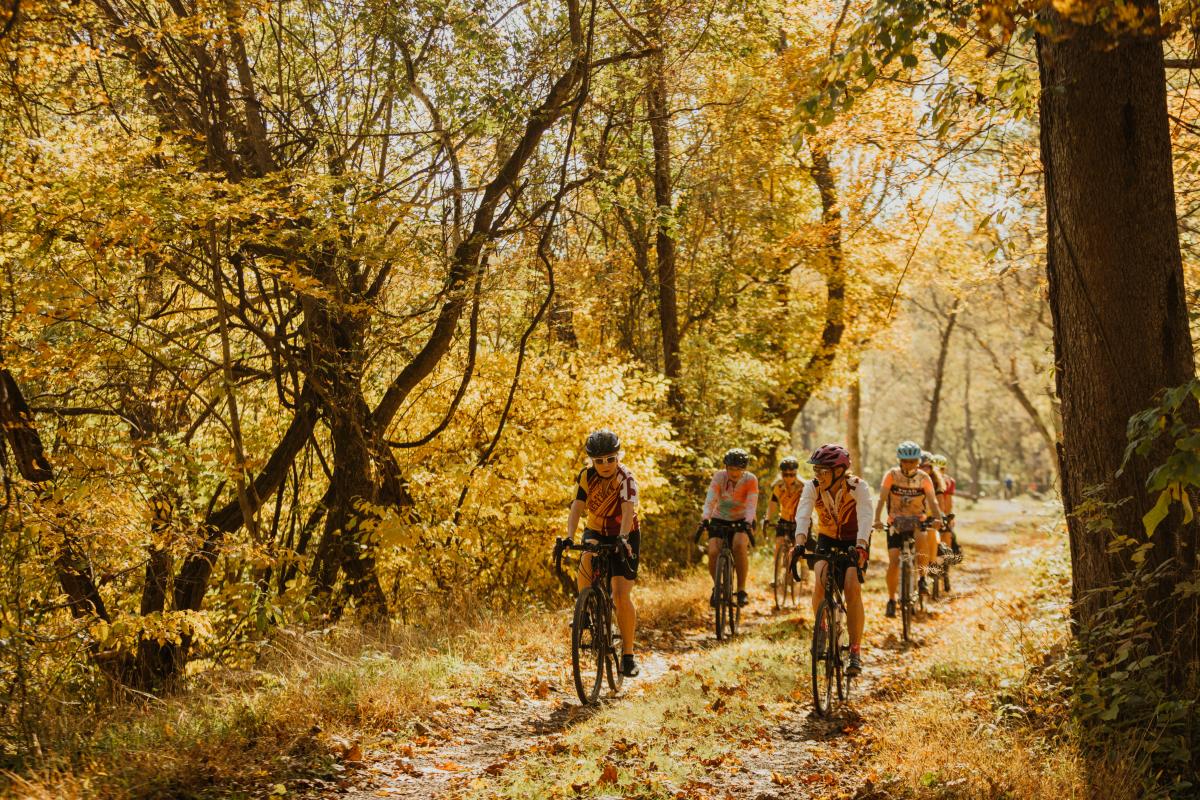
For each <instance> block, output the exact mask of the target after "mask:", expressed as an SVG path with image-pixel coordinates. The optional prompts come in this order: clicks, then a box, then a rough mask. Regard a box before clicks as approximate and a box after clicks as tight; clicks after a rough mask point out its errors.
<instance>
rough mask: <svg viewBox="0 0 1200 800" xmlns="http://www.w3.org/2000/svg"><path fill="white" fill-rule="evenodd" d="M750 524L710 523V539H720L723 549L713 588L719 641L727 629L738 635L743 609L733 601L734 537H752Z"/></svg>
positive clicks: (741, 522)
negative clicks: (742, 534) (715, 598)
mask: <svg viewBox="0 0 1200 800" xmlns="http://www.w3.org/2000/svg"><path fill="white" fill-rule="evenodd" d="M750 532H751V531H750V526H749V523H747V522H745V521H744V520H743V521H738V522H725V521H723V520H720V521H715V522H710V527H709V528H708V538H709V539H720V540H721V549H720V551H719V552H718V553H717V561H716V578H715V580H714V586H713V588H714V589H715V590H716V592H717V604H716V608H715V609H713V611H714V614H715V620H714V622H715V626H716V634H717V641H721V640H723V639H724V638H725V633H726V629H728V632H729V635H730V636H736V635H737V628H738V623H739V622H740V621H741V616H742V612H741V608H739V607H738V605H737V603H736V602H734V599H733V582H734V577H733V574H734V561H733V537H734V536H736V535H737V534H738V533H745V534H746V535H750Z"/></svg>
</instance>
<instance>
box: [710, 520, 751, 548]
mask: <svg viewBox="0 0 1200 800" xmlns="http://www.w3.org/2000/svg"><path fill="white" fill-rule="evenodd" d="M739 533H744V534H746V535H747V536H749V537H750V549H751V550H753V549H754V529H753V527H751V526H749V525H748V524H747V523H744V522H733V521H731V520H727V519H710V520H709V521H708V538H709V540H710V541H711V540H712V539H720V538H722V537H723V536H726V535H729V537H730V538H729V544H730V545H732V544H733V536H734V535H736V534H739Z"/></svg>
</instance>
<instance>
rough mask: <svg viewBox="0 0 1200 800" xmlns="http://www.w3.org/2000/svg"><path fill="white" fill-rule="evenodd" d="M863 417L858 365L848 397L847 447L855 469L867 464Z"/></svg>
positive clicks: (851, 381)
mask: <svg viewBox="0 0 1200 800" xmlns="http://www.w3.org/2000/svg"><path fill="white" fill-rule="evenodd" d="M861 419H862V383H861V381H860V376H859V371H858V365H857V364H856V365H855V368H854V377H853V378H852V379H851V380H850V388H849V389H848V390H847V398H846V449H847V450H849V451H850V463H851V464H854V465H855V467H854V468H855V470H861V469H863V467H864V466H865V465H864V464H863V462H862V446H861V441H862V440H861V439H860V435H859V427H860V426H859V423H860V421H861Z"/></svg>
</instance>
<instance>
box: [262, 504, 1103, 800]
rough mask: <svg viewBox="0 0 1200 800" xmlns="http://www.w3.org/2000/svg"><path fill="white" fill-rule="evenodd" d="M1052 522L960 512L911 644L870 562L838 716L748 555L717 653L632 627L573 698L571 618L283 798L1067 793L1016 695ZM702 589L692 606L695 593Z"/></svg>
mask: <svg viewBox="0 0 1200 800" xmlns="http://www.w3.org/2000/svg"><path fill="white" fill-rule="evenodd" d="M1060 519H1061V512H1060V511H1059V510H1058V509H1057V508H1056V507H1055V506H1053V505H1051V504H1041V503H1034V502H1032V501H1022V502H1006V501H999V500H988V501H984V502H981V503H980V504H978V505H976V506H975V507H974V508H972V509H968V510H966V511H964V512H962V513H960V514H959V531H960V535H959V538H960V541H961V542H962V544H963V547H964V551H965V556H966V557H965V560H964V562H963V564H961V565H960V566H957V567H955V569H954V571H953V572H952V574H951V582H952V591H951V593H950V594H949V596H943V598H942V599H941V600H940V601H939V602H937V603H933V604H931V605H930V606H929V610H928V611H927V613H925V614H923V615H919V616H918V617H917V619H916V621H915V623H914V641H913V642H911V643H909V644H907V645H906V644H903V643H902V642H901V641H900V639H899V635H898V634H899V628H900V625H899V620H898V619H887V618H886V617H885V616H884V613H883V612H884V605H885V601H886V599H887V595H886V588H885V584H884V571H885V570H884V566H885V565H884V564H883V563H881V562H879V561H874V562H872V564H871V566H870V569H869V571H868V573H867V578H868V582H867V586H866V596H865V601H866V608H867V634H866V642H865V644H864V648H863V655H864V674H863V676H862V678H861V679H860V680H859V681H857V682H856V684H855V686H854V697H852V699H851V701H850V703H849V704H847V705H844V706H841V707H839V708H837V709H836V710H835V714H834V715H833V717H832V718H831V719H828V720H826V719H819V718H817V717H815V716H813V715H811V713H810V710H811V706H812V702H811V697H810V692H809V667H808V654H807V645H808V642H809V623H810V620H811V618H812V611H811V608H810V607H809V604H808V602H807V598H805V599H804V600H803V601H802V602H801V604H800V607H799V608H798V609H797V608H792V609H788V610H785V611H783V612H776V611H775V610H774V608H773V602H772V600H771V597H770V594H769V585H768V583H767V580H768V577H767V574H766V573H767V571H768V570H769V567H768V566H767V561H766V559H765V558H759V559H757V560H756V563H755V572H754V574H753V575H752V577H751V585H750V587H749V588H750V591H751V597H752V603H751V605H750V606H749V607H748V608H747V609H745V610H744V614H743V622H744V625H743V629H742V631H741V632H740V633H739V636H738V637H736V638H735V639H734V640H733V641H731V642H728V643H723V644H718V643H717V642H715V640H714V637H713V636H712V633H711V629H705V628H700V627H696V626H695V618H692V623H691V624H690V625H689V624H681V625H678V626H672V627H665V628H660V629H658V630H643V631H641V632H640V635H641V639H640V641H639V656H640V663H641V667H642V673H641V675H640V676H639V677H638V678H636V679H633V680H628V679H627V680H626V683H625V687H624V691H623V692H622V693H621V695H620V696H618V697H616V698H609V699H607V700H606V701H604V702H602V703H601V704H600V705H599V706H598V707H595V708H590V709H589V708H582V707H581V706H580V705H579V703H578V699H577V698H576V697H575V694H574V691H573V688H572V684H571V678H570V674H569V664H568V649H567V642H568V632H569V628H568V626H569V611H563V612H561V614H557V615H554V616H552V617H551V620H552V624H553V625H554V626H556V627H557V630H556V631H548V633H549V634H550V635H551V636H553V635H554V633H557V634H558V636H557V639H558V640H559V641H561V642H562V643H563V644H562V656H563V657H562V658H561V659H557V660H556V659H554V658H539V659H536V660H534V661H533V662H532V663H528V664H526V665H524V669H522V670H514V669H512V667H511V661H505V662H504V663H506V664H509V665H510V666H508V667H507V668H503V669H501V668H499V667H498V668H497V669H496V670H495V671H494V672H491V673H490V674H487V675H486V676H485V677H484V679H483V680H474V681H473V682H472V683H473V684H474V686H475V689H474V691H471V692H466V693H464V694H463V695H462V696H456V695H455V694H454V693H450V694H447V695H433V696H430V697H428V706H427V709H428V713H424V714H420V715H419V716H418V717H417V718H414V719H412V720H410V721H409V722H408V724H407V725H405V726H398V727H399V728H402V730H397V731H395V732H389V733H388V734H387V735H385V736H383V737H379V736H376V737H374V738H373V740H372V741H371V742H370V743H369V744H368V745H366V746H362V745H360V744H359V743H358V742H357V741H354V742H352V741H350V740H346V742H345V748H344V750H343V759H342V762H341V763H339V764H336V765H334V771H333V772H332V773H329V774H327V775H325V776H322V777H317V778H312V779H308V780H302V781H298V782H295V783H293V784H292V785H290V786H289V787H282V786H281V787H280V789H289V790H290V791H291V792H297V793H300V794H302V795H304V796H306V797H311V798H318V797H319V798H346V799H347V800H367V798H379V797H390V798H418V797H419V798H480V799H481V800H482V799H483V798H498V797H514V798H515V797H521V798H543V797H578V796H588V797H644V798H672V797H676V798H726V797H736V798H758V799H759V800H770V798H784V797H789V798H790V797H848V798H850V797H853V798H875V797H878V798H886V797H910V796H911V797H918V796H920V797H1041V796H1049V795H1051V794H1053V795H1054V796H1056V797H1063V798H1065V797H1071V796H1075V795H1077V794H1078V793H1079V792H1080V791H1081V782H1080V775H1079V766H1078V764H1077V760H1076V759H1075V757H1074V755H1073V751H1072V748H1071V747H1070V746H1069V743H1065V742H1062V741H1058V742H1054V741H1051V740H1050V739H1051V738H1053V732H1052V731H1051V730H1049V729H1047V730H1043V729H1042V728H1041V727H1039V724H1038V722H1039V719H1042V718H1049V717H1051V716H1053V715H1054V713H1055V711H1056V710H1055V709H1051V708H1042V707H1037V706H1036V705H1035V704H1036V703H1038V702H1042V700H1039V699H1038V698H1037V697H1035V696H1033V695H1032V694H1030V693H1028V692H1026V691H1025V689H1024V684H1025V681H1026V680H1027V678H1028V676H1029V675H1030V674H1031V673H1032V672H1035V671H1036V670H1037V668H1038V667H1039V665H1040V664H1042V663H1045V664H1049V663H1051V662H1052V661H1053V660H1054V658H1053V656H1054V654H1055V649H1056V648H1061V646H1062V642H1063V641H1064V639H1065V636H1066V620H1065V614H1064V609H1065V603H1066V599H1067V596H1068V594H1069V588H1068V587H1069V578H1068V575H1069V573H1068V572H1067V570H1066V558H1065V548H1066V541H1065V535H1064V534H1063V533H1062V532H1061V529H1060V528H1059V526H1058V523H1059V521H1060ZM881 551H882V548H876V553H875V555H876V557H877V558H878V556H879V555H880V554H881ZM810 580H811V579H810ZM694 586H695V593H696V594H697V596H696V597H695V598H694V601H695V603H697V604H704V603H705V600H706V594H705V593H704V588H705V587H704V582H703V581H697V582H695V584H694ZM805 588H806V590H807V587H805ZM685 619H686V618H685ZM1046 702H1048V701H1046ZM1058 711H1061V709H1058ZM1048 737H1049V738H1048Z"/></svg>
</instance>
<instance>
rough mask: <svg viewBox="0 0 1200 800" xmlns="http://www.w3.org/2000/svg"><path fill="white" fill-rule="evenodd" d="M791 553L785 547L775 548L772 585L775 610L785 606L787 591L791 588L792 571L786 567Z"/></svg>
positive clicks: (780, 609)
mask: <svg viewBox="0 0 1200 800" xmlns="http://www.w3.org/2000/svg"><path fill="white" fill-rule="evenodd" d="M790 557H791V553H789V552H788V550H787V548H783V547H781V548H777V549H776V550H775V572H774V573H773V574H774V581H773V586H772V587H771V588H772V590H773V593H774V595H775V610H776V611H782V610H783V609H784V607H786V606H787V601H788V591H789V589H790V588H791V586H790V584H791V580H792V571H791V570H790V569H788V566H789V561H790Z"/></svg>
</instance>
